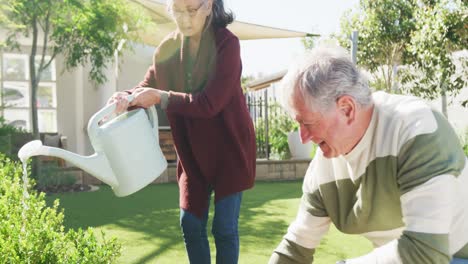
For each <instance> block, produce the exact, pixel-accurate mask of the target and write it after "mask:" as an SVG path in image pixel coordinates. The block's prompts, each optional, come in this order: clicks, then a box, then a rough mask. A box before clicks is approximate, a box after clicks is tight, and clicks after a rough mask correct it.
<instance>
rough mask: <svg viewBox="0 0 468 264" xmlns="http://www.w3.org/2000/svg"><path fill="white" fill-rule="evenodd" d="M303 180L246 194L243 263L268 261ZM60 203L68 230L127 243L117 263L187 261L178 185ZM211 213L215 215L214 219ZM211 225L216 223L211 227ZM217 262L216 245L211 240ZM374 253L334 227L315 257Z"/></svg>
mask: <svg viewBox="0 0 468 264" xmlns="http://www.w3.org/2000/svg"><path fill="white" fill-rule="evenodd" d="M301 185H302V183H301V182H274V183H267V182H260V183H257V184H256V186H255V188H254V189H252V190H249V191H247V192H245V193H244V196H243V203H242V208H241V216H240V220H239V221H240V227H239V228H240V229H239V232H240V240H241V249H240V250H241V253H240V260H239V263H241V264H243V263H246V264H249V263H254V264H257V263H267V262H268V259H269V257H270V254H271V252H272V251H273V249H274V248H275V247H276V245H277V244H278V243H279V242H280V240H281V238H282V236H283V235H284V233H285V232H286V230H287V227H288V225H289V223H290V222H291V221H292V220H293V219H294V217H295V215H296V211H297V208H298V205H299V199H300V196H301ZM57 198H58V199H60V204H61V207H62V208H64V209H65V225H66V227H68V228H79V227H81V228H86V227H94V228H95V229H96V231H98V232H99V230H103V231H104V232H105V234H106V237H112V236H114V237H117V238H118V240H119V241H120V242H121V243H122V256H121V257H120V259H119V262H118V263H125V264H127V263H132V264H140V263H188V260H187V257H186V254H185V248H184V243H183V241H182V236H181V232H180V227H179V208H178V190H177V186H176V185H175V184H159V185H151V186H148V187H146V188H144V189H143V190H141V191H139V192H137V193H135V194H133V195H130V196H129V197H123V198H119V197H116V196H115V195H114V194H113V193H112V190H111V189H110V188H108V187H105V186H101V188H100V190H99V191H96V192H89V193H69V194H60V195H53V196H49V197H48V198H47V199H48V202H52V201H53V200H55V199H57ZM211 215H212V213H211V214H210V216H211ZM209 226H211V222H210V223H209ZM210 246H211V252H212V254H213V255H212V259H213V263H215V259H214V257H215V256H214V253H215V250H214V242H213V239H212V237H210ZM370 250H371V244H370V242H368V241H367V240H366V239H364V238H362V237H358V236H350V235H344V234H341V233H340V232H338V231H337V230H336V229H335V228H334V227H332V228H331V229H330V232H329V233H328V235H327V236H326V237H325V238H324V239H323V240H322V243H321V245H320V247H319V249H318V250H317V253H316V255H315V256H316V261H315V262H314V263H324V264H328V263H335V261H337V260H340V259H345V258H347V257H355V256H359V255H361V254H364V253H366V252H369V251H370Z"/></svg>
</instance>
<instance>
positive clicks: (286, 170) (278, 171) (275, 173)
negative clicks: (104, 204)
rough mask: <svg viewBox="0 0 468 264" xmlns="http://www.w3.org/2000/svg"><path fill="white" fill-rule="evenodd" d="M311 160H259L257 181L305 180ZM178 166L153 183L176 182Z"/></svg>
mask: <svg viewBox="0 0 468 264" xmlns="http://www.w3.org/2000/svg"><path fill="white" fill-rule="evenodd" d="M309 163H310V160H308V159H305V160H257V177H256V180H257V181H289V180H299V179H302V178H304V175H305V173H306V170H307V167H308V166H309ZM65 171H66V173H69V174H72V175H74V176H75V178H76V179H77V183H80V184H91V185H99V184H102V182H101V181H99V180H98V179H96V178H94V177H92V176H90V175H89V174H88V173H86V172H83V171H81V170H79V169H77V168H67V169H66V170H65ZM176 181H177V179H176V164H175V163H169V165H168V167H167V169H166V170H165V171H164V172H163V173H162V174H161V176H159V177H158V178H157V179H156V180H155V181H154V182H153V183H155V184H158V183H169V182H176Z"/></svg>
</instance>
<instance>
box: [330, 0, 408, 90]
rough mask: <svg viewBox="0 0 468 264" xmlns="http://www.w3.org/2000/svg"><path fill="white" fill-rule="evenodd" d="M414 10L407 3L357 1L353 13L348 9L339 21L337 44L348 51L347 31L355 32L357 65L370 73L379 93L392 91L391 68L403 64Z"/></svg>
mask: <svg viewBox="0 0 468 264" xmlns="http://www.w3.org/2000/svg"><path fill="white" fill-rule="evenodd" d="M414 9H415V4H414V2H413V1H408V0H361V1H360V5H359V8H358V9H357V10H353V9H351V10H348V11H347V12H346V13H345V14H344V15H343V17H342V18H341V34H339V36H338V40H339V41H340V44H341V45H342V46H343V47H347V48H349V47H350V45H351V42H350V40H349V38H350V35H351V32H352V31H354V30H357V31H358V32H359V42H358V53H357V61H358V64H359V65H360V66H362V67H364V68H365V69H367V70H368V71H369V72H370V73H371V74H373V77H374V81H375V83H376V84H380V85H379V86H378V87H376V88H377V89H379V90H380V89H383V90H386V91H387V92H391V91H392V88H393V87H394V84H393V81H394V68H395V67H396V66H397V65H400V64H401V63H403V62H405V55H406V54H405V45H406V43H408V42H409V41H410V39H411V32H412V31H413V29H414V20H413V12H414Z"/></svg>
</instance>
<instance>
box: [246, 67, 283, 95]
mask: <svg viewBox="0 0 468 264" xmlns="http://www.w3.org/2000/svg"><path fill="white" fill-rule="evenodd" d="M286 73H287V70H283V71H280V72H276V73H273V74H270V75H267V76H265V77H262V78H259V79H256V80H253V81H251V82H249V83H247V84H246V85H245V86H246V88H247V89H248V90H249V91H257V90H261V89H263V88H266V87H268V86H270V85H271V84H272V83H275V82H279V81H281V79H283V77H284V75H286Z"/></svg>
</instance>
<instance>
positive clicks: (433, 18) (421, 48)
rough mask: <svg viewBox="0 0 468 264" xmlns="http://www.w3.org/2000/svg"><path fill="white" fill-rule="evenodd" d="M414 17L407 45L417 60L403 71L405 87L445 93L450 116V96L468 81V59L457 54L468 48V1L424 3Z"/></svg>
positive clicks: (426, 94)
mask: <svg viewBox="0 0 468 264" xmlns="http://www.w3.org/2000/svg"><path fill="white" fill-rule="evenodd" d="M414 19H415V30H414V32H413V33H412V35H411V40H410V42H409V44H408V46H407V49H408V51H409V52H410V54H411V56H413V60H412V63H411V64H410V65H408V66H407V67H405V68H404V71H402V80H403V83H404V85H403V88H404V89H405V90H406V91H407V92H409V93H411V94H415V95H419V96H422V97H425V98H428V99H435V98H437V97H438V96H440V95H441V96H442V111H443V112H444V114H445V116H447V103H446V99H445V98H446V95H447V94H448V93H449V94H457V92H458V91H459V90H461V89H462V88H463V87H465V86H466V84H467V82H468V80H467V64H468V61H467V58H466V57H457V56H455V55H454V52H455V51H457V50H461V49H464V48H466V47H468V28H467V27H466V25H467V24H468V23H467V22H468V3H467V2H462V1H461V0H442V1H437V2H436V3H435V4H433V3H431V2H426V3H424V2H421V3H420V4H419V8H418V9H416V10H415V13H414Z"/></svg>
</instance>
